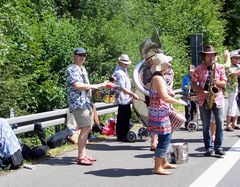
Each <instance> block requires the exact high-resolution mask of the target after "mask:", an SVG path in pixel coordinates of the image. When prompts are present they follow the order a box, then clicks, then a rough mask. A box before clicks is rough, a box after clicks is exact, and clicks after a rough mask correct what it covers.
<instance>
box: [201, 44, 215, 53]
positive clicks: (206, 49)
mask: <svg viewBox="0 0 240 187" xmlns="http://www.w3.org/2000/svg"><path fill="white" fill-rule="evenodd" d="M200 53H201V54H217V52H216V51H215V50H214V48H213V46H211V45H205V46H204V47H203V50H202V51H201V52H200Z"/></svg>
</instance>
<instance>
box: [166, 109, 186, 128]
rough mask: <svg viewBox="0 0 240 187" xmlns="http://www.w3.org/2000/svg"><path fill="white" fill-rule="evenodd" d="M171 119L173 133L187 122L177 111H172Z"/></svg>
mask: <svg viewBox="0 0 240 187" xmlns="http://www.w3.org/2000/svg"><path fill="white" fill-rule="evenodd" d="M169 118H170V121H171V128H172V132H173V131H176V130H177V129H178V128H180V127H181V126H182V125H184V124H185V122H186V118H185V117H184V116H183V115H182V114H181V113H180V112H178V111H176V110H171V112H170V115H169Z"/></svg>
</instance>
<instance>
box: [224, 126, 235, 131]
mask: <svg viewBox="0 0 240 187" xmlns="http://www.w3.org/2000/svg"><path fill="white" fill-rule="evenodd" d="M225 131H228V132H233V131H234V129H233V128H232V127H226V129H225Z"/></svg>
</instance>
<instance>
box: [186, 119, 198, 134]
mask: <svg viewBox="0 0 240 187" xmlns="http://www.w3.org/2000/svg"><path fill="white" fill-rule="evenodd" d="M197 129H198V125H197V123H196V122H193V121H190V122H189V123H188V124H187V130H188V131H189V132H193V131H196V130H197Z"/></svg>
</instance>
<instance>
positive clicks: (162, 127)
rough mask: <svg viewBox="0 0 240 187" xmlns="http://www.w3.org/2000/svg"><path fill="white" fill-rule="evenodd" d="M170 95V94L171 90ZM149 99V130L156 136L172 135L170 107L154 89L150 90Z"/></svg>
mask: <svg viewBox="0 0 240 187" xmlns="http://www.w3.org/2000/svg"><path fill="white" fill-rule="evenodd" d="M168 94H170V90H169V89H168ZM149 97H150V103H149V107H148V127H147V129H148V130H149V131H150V132H152V133H155V134H161V135H165V134H169V133H171V122H170V119H169V114H170V105H169V104H168V103H166V102H164V101H163V100H162V99H161V97H160V94H159V93H158V92H157V91H156V90H154V89H150V91H149Z"/></svg>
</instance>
